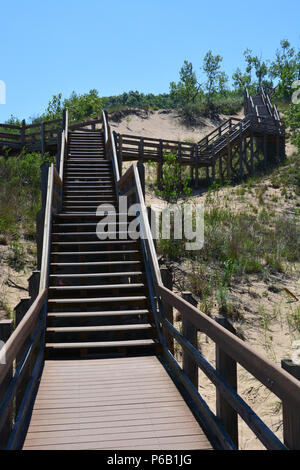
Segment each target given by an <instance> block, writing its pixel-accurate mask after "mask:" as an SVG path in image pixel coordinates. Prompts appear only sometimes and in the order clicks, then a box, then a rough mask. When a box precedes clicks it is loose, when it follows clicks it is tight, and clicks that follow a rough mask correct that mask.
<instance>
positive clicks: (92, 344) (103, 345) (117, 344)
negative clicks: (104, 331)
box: [46, 339, 156, 349]
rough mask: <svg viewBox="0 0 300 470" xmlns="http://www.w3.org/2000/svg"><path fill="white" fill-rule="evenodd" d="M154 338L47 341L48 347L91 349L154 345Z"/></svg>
mask: <svg viewBox="0 0 300 470" xmlns="http://www.w3.org/2000/svg"><path fill="white" fill-rule="evenodd" d="M155 344H156V343H155V341H154V340H153V339H138V340H129V341H99V342H98V341H97V342H92V341H91V342H83V343H46V348H47V349H89V348H122V347H126V348H128V347H139V346H154V345H155Z"/></svg>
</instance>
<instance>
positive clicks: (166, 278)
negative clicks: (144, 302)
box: [160, 267, 174, 355]
mask: <svg viewBox="0 0 300 470" xmlns="http://www.w3.org/2000/svg"><path fill="white" fill-rule="evenodd" d="M160 273H161V278H162V282H163V285H164V286H165V287H166V288H167V289H169V290H173V278H172V273H171V271H170V270H169V269H168V268H166V267H162V268H160ZM163 308H164V314H165V317H166V319H167V320H168V321H169V322H170V323H171V324H172V325H173V324H174V318H173V307H172V305H170V304H168V303H166V302H163ZM163 331H164V335H165V338H166V343H167V346H168V349H169V351H170V353H171V354H173V355H174V338H173V336H172V335H171V333H170V332H169V331H168V329H167V328H165V327H163Z"/></svg>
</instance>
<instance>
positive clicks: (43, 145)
mask: <svg viewBox="0 0 300 470" xmlns="http://www.w3.org/2000/svg"><path fill="white" fill-rule="evenodd" d="M45 144H46V142H45V123H44V122H42V123H41V156H42V160H44V155H45Z"/></svg>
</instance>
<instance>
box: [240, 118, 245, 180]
mask: <svg viewBox="0 0 300 470" xmlns="http://www.w3.org/2000/svg"><path fill="white" fill-rule="evenodd" d="M239 127H240V131H239V135H240V151H239V156H240V179H241V180H242V179H243V176H244V171H243V124H242V123H241V122H240V126H239Z"/></svg>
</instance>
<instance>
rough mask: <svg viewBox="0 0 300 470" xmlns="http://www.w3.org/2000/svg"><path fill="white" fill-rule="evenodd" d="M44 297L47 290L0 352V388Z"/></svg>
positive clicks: (42, 292)
mask: <svg viewBox="0 0 300 470" xmlns="http://www.w3.org/2000/svg"><path fill="white" fill-rule="evenodd" d="M46 297H47V289H43V290H42V291H41V292H40V293H39V295H38V296H37V298H36V299H35V301H34V302H33V304H32V305H31V307H30V308H29V310H28V311H27V313H26V314H25V316H24V317H23V319H22V320H21V322H20V323H19V325H18V326H17V328H16V329H15V330H14V332H13V333H12V335H11V336H10V338H9V339H8V341H7V342H6V343H5V347H4V348H2V349H1V350H0V386H1V384H2V382H3V380H4V379H5V377H6V374H7V372H8V370H9V369H10V367H11V366H12V364H13V361H14V360H15V358H16V356H17V355H18V353H19V351H20V350H21V348H22V346H23V344H24V343H25V341H26V340H27V339H28V336H29V335H30V334H31V332H32V331H33V328H34V326H35V324H36V319H37V316H38V314H39V313H40V311H41V309H42V306H43V304H44V302H45V300H46Z"/></svg>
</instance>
